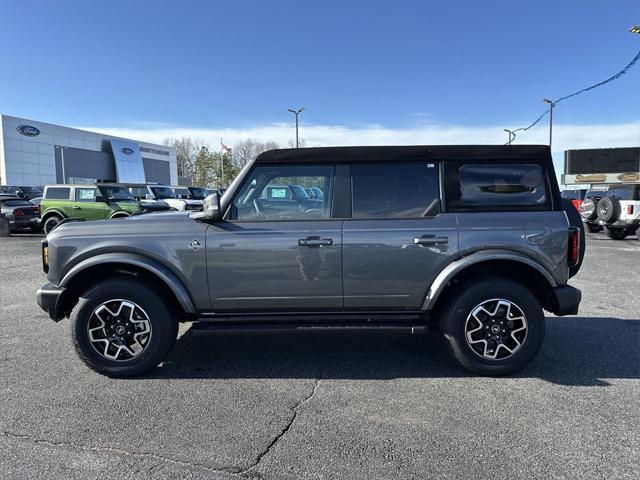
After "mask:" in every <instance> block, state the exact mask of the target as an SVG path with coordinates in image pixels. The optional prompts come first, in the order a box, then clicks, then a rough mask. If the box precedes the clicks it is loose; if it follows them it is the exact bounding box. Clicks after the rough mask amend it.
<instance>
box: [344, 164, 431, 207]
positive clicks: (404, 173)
mask: <svg viewBox="0 0 640 480" xmlns="http://www.w3.org/2000/svg"><path fill="white" fill-rule="evenodd" d="M351 182H352V186H353V210H352V217H353V218H420V217H422V216H425V215H426V214H428V213H429V212H427V209H428V207H429V206H430V205H431V204H432V202H433V201H434V200H435V199H436V198H438V172H437V168H436V165H435V164H433V163H389V164H375V165H352V166H351Z"/></svg>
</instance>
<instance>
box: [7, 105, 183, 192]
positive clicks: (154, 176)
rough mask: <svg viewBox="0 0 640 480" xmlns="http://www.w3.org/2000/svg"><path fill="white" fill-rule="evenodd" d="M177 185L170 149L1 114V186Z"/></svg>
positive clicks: (176, 175)
mask: <svg viewBox="0 0 640 480" xmlns="http://www.w3.org/2000/svg"><path fill="white" fill-rule="evenodd" d="M95 182H120V183H160V184H166V185H177V184H178V169H177V163H176V151H175V149H174V148H172V147H167V146H165V145H156V144H152V143H146V142H140V141H137V140H133V139H126V138H120V137H112V136H110V135H103V134H101V133H96V132H89V131H86V130H79V129H77V128H69V127H63V126H61V125H54V124H51V123H44V122H39V121H36V120H28V119H26V118H18V117H12V116H9V115H0V185H16V186H22V185H25V186H35V185H47V184H53V183H95Z"/></svg>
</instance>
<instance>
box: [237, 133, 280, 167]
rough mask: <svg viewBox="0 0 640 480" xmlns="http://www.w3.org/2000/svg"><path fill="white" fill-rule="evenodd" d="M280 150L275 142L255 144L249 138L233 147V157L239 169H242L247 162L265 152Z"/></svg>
mask: <svg viewBox="0 0 640 480" xmlns="http://www.w3.org/2000/svg"><path fill="white" fill-rule="evenodd" d="M277 148H280V146H279V145H278V143H277V142H273V141H267V142H264V143H261V142H256V141H254V140H252V139H250V138H247V139H246V140H241V141H240V142H238V143H236V144H235V145H234V146H233V157H234V161H235V163H236V165H237V166H238V167H239V168H242V167H244V166H245V165H246V164H247V163H248V162H249V161H251V160H253V159H254V158H255V157H257V156H258V155H260V154H261V153H262V152H266V151H267V150H275V149H277Z"/></svg>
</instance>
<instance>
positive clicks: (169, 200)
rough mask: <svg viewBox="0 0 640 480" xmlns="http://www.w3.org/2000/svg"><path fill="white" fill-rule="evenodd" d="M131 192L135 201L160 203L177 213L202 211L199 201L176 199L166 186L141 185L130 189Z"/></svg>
mask: <svg viewBox="0 0 640 480" xmlns="http://www.w3.org/2000/svg"><path fill="white" fill-rule="evenodd" d="M131 192H132V194H133V196H134V198H136V199H140V200H142V199H145V200H148V201H156V202H157V201H162V202H164V203H166V204H167V205H169V206H170V207H171V208H173V209H175V210H179V211H185V210H189V211H191V210H202V201H201V200H189V199H188V198H178V196H177V195H176V194H175V192H174V191H173V188H172V187H169V186H167V185H143V186H138V187H132V188H131Z"/></svg>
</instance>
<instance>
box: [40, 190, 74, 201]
mask: <svg viewBox="0 0 640 480" xmlns="http://www.w3.org/2000/svg"><path fill="white" fill-rule="evenodd" d="M69 193H71V190H70V189H69V188H62V187H49V188H47V193H46V197H45V198H47V199H50V200H69Z"/></svg>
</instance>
